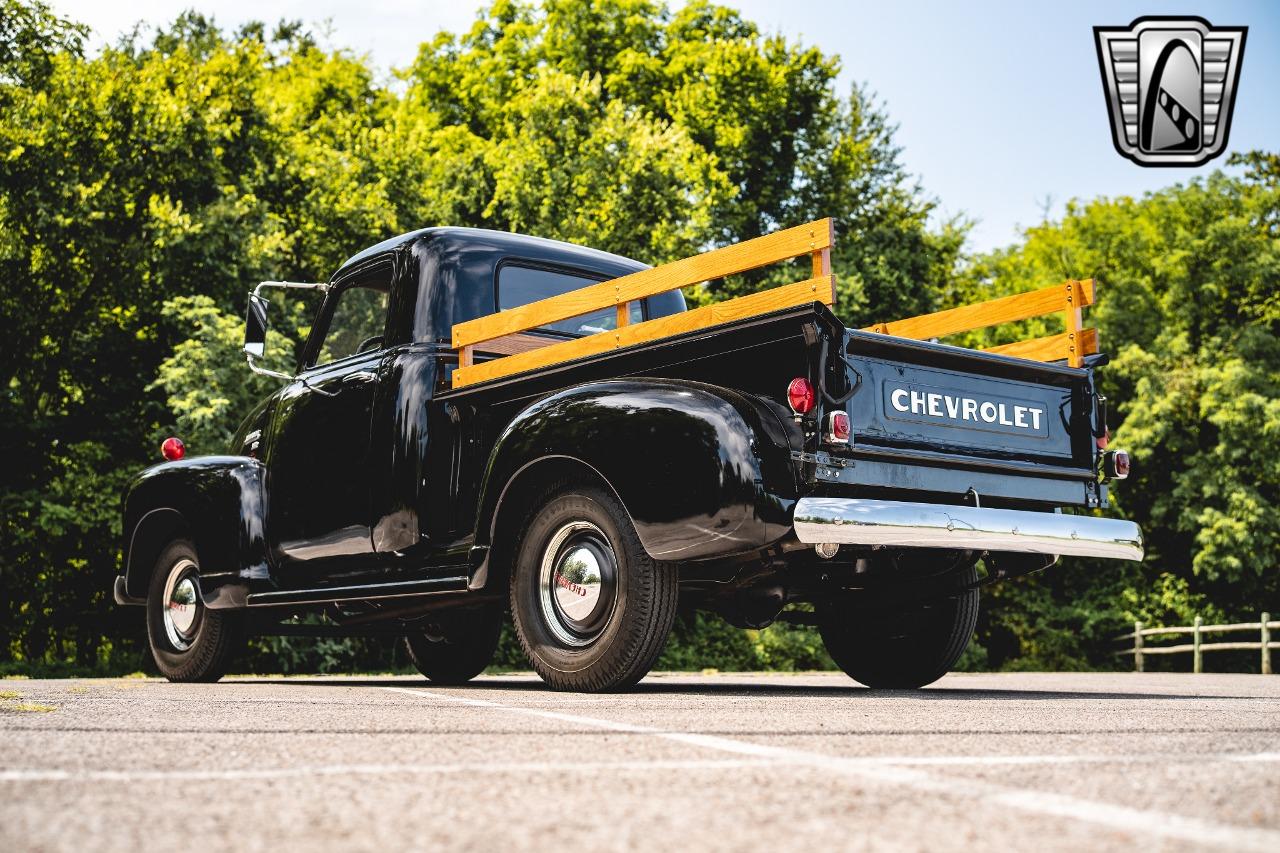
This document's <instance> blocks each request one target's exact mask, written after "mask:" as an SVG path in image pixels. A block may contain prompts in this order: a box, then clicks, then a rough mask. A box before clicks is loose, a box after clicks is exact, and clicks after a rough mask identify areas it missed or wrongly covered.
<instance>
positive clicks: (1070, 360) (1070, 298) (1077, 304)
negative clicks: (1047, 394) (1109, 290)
mask: <svg viewBox="0 0 1280 853" xmlns="http://www.w3.org/2000/svg"><path fill="white" fill-rule="evenodd" d="M1083 302H1084V288H1083V287H1082V286H1081V284H1080V282H1078V281H1076V280H1074V279H1072V280H1071V281H1069V282H1067V311H1066V315H1067V316H1066V326H1067V364H1069V365H1071V366H1072V367H1084V354H1083V353H1082V352H1081V346H1080V332H1081V327H1082V326H1084V321H1083V319H1082V318H1081V315H1080V311H1081V304H1082V303H1083Z"/></svg>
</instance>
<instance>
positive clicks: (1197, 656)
mask: <svg viewBox="0 0 1280 853" xmlns="http://www.w3.org/2000/svg"><path fill="white" fill-rule="evenodd" d="M1200 625H1201V622H1200V617H1199V616H1197V617H1196V621H1195V624H1194V625H1193V626H1192V628H1191V656H1192V662H1191V671H1192V672H1194V673H1196V674H1197V675H1199V674H1200V671H1201V670H1202V669H1203V665H1204V653H1203V652H1201V651H1200Z"/></svg>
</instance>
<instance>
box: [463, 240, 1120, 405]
mask: <svg viewBox="0 0 1280 853" xmlns="http://www.w3.org/2000/svg"><path fill="white" fill-rule="evenodd" d="M833 241H834V228H833V224H832V220H831V219H829V218H828V219H819V220H817V221H815V222H810V223H808V224H807V225H798V226H796V227H794V228H787V229H786V230H783V231H778V232H776V233H774V234H769V235H766V236H764V237H757V238H755V239H754V240H747V241H745V242H742V243H736V244H734V245H732V246H725V247H724V248H722V249H713V250H712V251H709V252H704V253H702V254H700V255H694V256H693V257H691V258H684V259H683V260H679V261H673V262H671V263H669V264H663V265H662V266H658V267H654V268H652V269H647V270H641V271H640V272H635V273H631V274H630V275H625V276H623V277H621V278H615V279H612V280H610V281H604V282H600V283H599V284H593V285H589V286H587V287H583V288H580V289H578V290H573V291H570V292H568V293H562V294H560V295H559V296H552V297H550V298H548V299H542V300H539V301H537V302H530V303H529V304H527V305H521V306H519V307H517V308H511V309H508V310H506V311H499V312H498V313H496V314H491V315H489V316H487V317H479V318H477V319H475V320H468V321H466V322H464V323H458V324H456V325H455V326H454V327H453V347H454V348H455V349H456V350H457V351H458V367H457V369H455V370H454V371H453V387H454V388H462V387H465V386H467V385H474V384H476V383H478V382H487V381H490V380H494V379H500V378H503V377H506V376H512V375H515V374H518V373H527V372H529V371H532V370H538V369H541V368H544V367H550V366H552V365H555V364H560V363H562V362H566V361H572V360H574V359H578V358H585V357H587V356H592V355H599V354H601V353H605V352H609V351H611V350H616V349H621V348H623V347H630V346H636V345H638V344H643V343H648V342H650V341H656V340H660V339H662V338H669V337H672V336H674V335H679V334H682V333H684V332H692V331H697V330H700V329H706V328H709V327H712V326H717V325H719V324H721V323H728V322H731V321H734V320H741V319H745V318H748V317H754V316H757V315H760V314H768V313H770V312H773V311H779V310H782V309H784V308H791V307H794V306H797V305H804V304H807V303H812V302H822V303H825V304H827V305H832V304H834V303H835V284H836V280H835V276H834V275H832V274H831V247H832V243H833ZM804 255H809V256H810V257H811V258H812V263H813V267H812V269H813V274H812V277H811V278H808V279H806V280H805V281H799V282H796V283H795V284H786V285H782V286H779V287H774V288H771V289H769V290H764V291H761V292H759V293H753V294H751V295H749V296H740V297H738V298H736V299H730V300H728V301H725V302H717V303H715V304H713V305H707V306H704V307H702V308H695V309H693V310H692V311H686V312H684V313H682V314H673V315H671V316H668V317H658V318H655V319H653V320H646V321H644V322H641V323H631V322H630V317H631V304H632V303H633V302H635V301H636V300H638V299H644V298H646V297H649V296H657V295H658V294H660V293H666V292H667V291H670V290H675V289H677V288H681V287H689V286H691V285H695V284H700V283H702V282H705V281H710V280H712V279H717V278H723V277H724V276H728V275H735V274H737V273H742V272H746V271H748V270H753V269H759V268H760V267H765V266H768V265H770V264H775V263H778V262H780V261H787V260H791V259H792V258H798V257H802V256H804ZM1093 300H1094V283H1093V280H1092V279H1085V280H1084V281H1074V280H1073V281H1068V282H1066V283H1065V284H1062V285H1055V286H1053V287H1046V288H1043V289H1041V290H1033V291H1030V292H1027V293H1019V294H1015V295H1013V296H1005V297H1002V298H1000V299H992V300H988V301H986V302H981V303H978V304H976V305H965V306H962V307H960V308H951V309H949V310H946V311H938V312H935V313H933V314H925V315H922V316H919V317H911V318H909V319H906V320H895V321H892V322H887V323H877V324H875V325H874V326H869V327H867V328H866V329H864V331H869V332H879V333H881V334H886V335H897V336H898V337H904V338H914V339H916V340H927V339H930V338H941V337H944V336H946V335H954V334H958V333H960V332H968V331H973V330H974V329H982V328H986V327H988V326H995V325H998V324H1000V323H1009V322H1013V321H1015V320H1026V319H1029V318H1031V317H1039V316H1042V315H1045V314H1053V313H1057V312H1063V314H1064V315H1065V320H1066V329H1067V331H1066V332H1064V333H1062V334H1060V335H1049V336H1047V337H1043V338H1036V339H1034V340H1029V341H1019V342H1017V343H1012V344H1004V345H1002V346H996V347H990V348H988V350H987V351H988V352H998V353H1003V354H1004V355H1012V356H1018V357H1020V358H1027V359H1032V360H1035V361H1057V360H1060V359H1066V361H1067V363H1068V364H1070V365H1071V366H1072V367H1080V366H1082V365H1083V364H1084V357H1085V356H1086V355H1090V354H1092V353H1095V352H1097V351H1098V335H1097V332H1096V331H1095V330H1093V329H1085V328H1083V326H1082V322H1081V311H1082V310H1083V309H1084V308H1085V307H1086V306H1088V305H1092V304H1093ZM607 308H614V309H616V311H617V328H616V329H610V330H607V331H603V332H597V333H595V334H591V335H585V336H583V337H581V338H575V339H573V340H568V341H562V342H556V343H547V344H545V345H540V342H538V341H536V340H535V341H534V342H533V346H532V348H530V347H517V348H516V351H511V350H510V349H509V348H508V347H506V346H504V345H503V344H502V341H504V340H505V341H508V342H509V341H512V340H517V339H520V338H524V339H526V340H528V336H527V335H526V333H528V332H531V331H534V330H536V329H539V328H541V327H544V326H547V325H548V324H550V323H556V322H559V321H561V320H568V319H570V318H571V317H577V316H579V315H581V314H588V313H591V312H594V311H600V310H603V309H607ZM486 345H488V346H486ZM478 350H479V351H486V352H502V351H504V350H506V351H508V352H511V354H509V355H505V356H503V357H501V358H493V359H490V360H487V361H483V362H479V363H477V362H476V361H475V353H476V352H477V351H478Z"/></svg>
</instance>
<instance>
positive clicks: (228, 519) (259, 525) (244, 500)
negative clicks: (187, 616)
mask: <svg viewBox="0 0 1280 853" xmlns="http://www.w3.org/2000/svg"><path fill="white" fill-rule="evenodd" d="M266 510H267V501H266V482H265V469H264V468H263V466H262V463H261V462H259V461H258V460H257V459H252V458H250V457H247V456H200V457H195V458H193V459H182V460H179V461H177V462H166V463H164V464H162V465H156V466H154V467H152V468H148V469H147V470H145V471H143V472H142V473H141V474H140V475H139V476H138V478H137V479H136V480H134V482H133V484H132V485H131V486H130V487H129V490H128V492H127V494H126V496H125V506H124V527H123V531H124V540H125V542H124V544H125V557H124V567H125V574H124V587H125V591H126V592H127V593H128V594H129V595H130V596H135V597H137V598H142V597H145V596H146V593H147V585H148V583H149V582H150V579H151V571H152V569H153V568H154V565H155V560H156V557H157V556H158V555H159V553H160V550H161V549H163V548H164V546H165V545H166V544H167V543H168V542H169V541H170V539H172V538H173V537H174V536H186V537H189V538H190V539H191V540H192V542H194V544H195V546H196V554H197V555H198V556H199V558H200V589H201V592H202V594H203V596H204V599H205V604H206V605H207V606H209V607H212V608H221V607H239V606H243V604H244V600H245V596H246V595H247V594H248V592H249V587H250V585H251V584H252V583H253V582H254V581H260V580H267V579H269V577H270V570H269V566H268V563H267V547H266V537H265V531H266Z"/></svg>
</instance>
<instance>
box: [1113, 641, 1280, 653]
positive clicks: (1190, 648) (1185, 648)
mask: <svg viewBox="0 0 1280 853" xmlns="http://www.w3.org/2000/svg"><path fill="white" fill-rule="evenodd" d="M1261 647H1262V645H1261V644H1260V643H1201V644H1200V645H1199V646H1197V645H1196V644H1195V643H1181V644H1179V645H1176V646H1147V647H1145V648H1144V649H1143V650H1142V654H1143V655H1171V654H1176V653H1178V652H1194V651H1195V650H1196V649H1199V650H1200V651H1202V652H1214V651H1223V650H1226V649H1234V650H1237V651H1238V650H1240V649H1246V650H1253V649H1260V648H1261ZM1267 648H1269V649H1280V643H1267ZM1120 654H1124V655H1127V654H1132V649H1129V650H1126V651H1123V652H1120Z"/></svg>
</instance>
